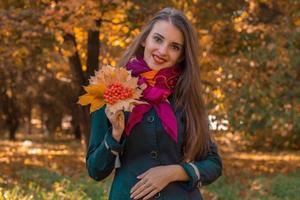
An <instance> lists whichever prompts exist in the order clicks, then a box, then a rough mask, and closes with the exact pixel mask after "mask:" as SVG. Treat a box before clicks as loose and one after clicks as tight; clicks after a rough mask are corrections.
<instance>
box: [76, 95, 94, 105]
mask: <svg viewBox="0 0 300 200" xmlns="http://www.w3.org/2000/svg"><path fill="white" fill-rule="evenodd" d="M94 99H95V97H94V96H91V95H89V94H84V95H82V96H80V97H79V99H78V102H77V103H78V104H80V105H83V106H86V105H88V104H90V103H92V101H93V100H94Z"/></svg>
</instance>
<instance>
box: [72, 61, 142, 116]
mask: <svg viewBox="0 0 300 200" xmlns="http://www.w3.org/2000/svg"><path fill="white" fill-rule="evenodd" d="M144 87H145V85H138V78H137V77H132V76H131V72H130V71H127V70H126V69H125V68H122V67H112V66H110V65H105V66H103V67H102V68H101V69H100V70H98V71H96V72H95V76H92V77H91V78H90V79H89V85H88V86H83V88H84V90H85V91H86V94H84V95H82V96H80V97H79V100H78V103H79V104H80V105H83V106H85V105H88V104H91V106H90V112H91V113H92V112H94V111H96V110H98V109H99V108H101V107H102V106H103V105H105V104H106V106H107V109H108V110H109V111H110V112H112V113H115V112H116V111H118V110H124V111H130V112H131V111H132V109H133V107H134V106H135V105H136V104H142V103H145V102H142V101H139V100H138V99H139V98H140V97H141V96H142V92H143V88H144Z"/></svg>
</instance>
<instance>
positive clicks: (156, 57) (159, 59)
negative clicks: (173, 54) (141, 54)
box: [152, 54, 167, 65]
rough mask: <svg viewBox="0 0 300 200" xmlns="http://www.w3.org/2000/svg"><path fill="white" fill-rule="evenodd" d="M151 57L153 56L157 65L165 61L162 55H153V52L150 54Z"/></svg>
mask: <svg viewBox="0 0 300 200" xmlns="http://www.w3.org/2000/svg"><path fill="white" fill-rule="evenodd" d="M152 58H153V60H154V62H155V64H157V65H161V64H163V63H164V62H166V61H167V60H166V59H163V58H162V57H160V56H158V55H155V54H153V55H152Z"/></svg>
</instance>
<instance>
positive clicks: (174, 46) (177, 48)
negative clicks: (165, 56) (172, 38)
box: [171, 45, 180, 51]
mask: <svg viewBox="0 0 300 200" xmlns="http://www.w3.org/2000/svg"><path fill="white" fill-rule="evenodd" d="M171 47H172V49H174V50H175V51H179V50H180V48H179V47H178V46H177V45H172V46H171Z"/></svg>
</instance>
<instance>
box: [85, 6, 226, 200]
mask: <svg viewBox="0 0 300 200" xmlns="http://www.w3.org/2000/svg"><path fill="white" fill-rule="evenodd" d="M197 41H198V40H197V35H196V32H195V30H194V28H193V27H192V25H191V24H190V22H189V21H188V20H187V18H186V17H185V16H184V15H183V13H182V12H180V11H178V10H176V9H173V8H165V9H163V10H161V11H159V12H158V13H156V15H155V16H154V17H153V18H152V19H151V20H150V21H149V23H148V24H146V26H145V27H144V28H143V29H142V31H141V33H140V35H139V36H138V37H137V38H136V39H135V40H134V41H133V42H132V44H131V45H130V46H129V47H128V49H127V51H126V52H125V53H124V56H123V57H122V59H121V60H120V65H121V66H125V68H126V69H127V70H130V71H131V74H132V75H133V76H135V77H138V84H146V85H147V87H146V88H145V89H144V91H143V93H142V97H141V98H140V99H139V100H140V101H144V102H145V104H139V105H136V106H135V107H134V108H133V110H132V112H124V111H121V110H120V111H118V112H116V113H110V112H109V111H108V110H107V109H106V106H103V107H102V108H100V109H99V110H97V111H96V112H94V113H93V114H92V128H91V138H90V144H89V149H88V153H87V156H86V163H87V168H88V173H89V175H90V176H91V177H92V178H93V179H95V180H97V181H100V180H103V179H104V178H106V177H107V176H108V175H109V174H110V173H111V172H112V171H113V170H114V169H116V170H115V176H114V180H113V183H112V186H111V190H110V196H109V199H111V200H130V199H153V198H155V199H164V200H187V199H191V200H199V199H202V197H201V193H200V191H199V187H201V186H204V185H207V184H210V183H212V182H213V181H215V180H216V179H217V178H218V177H219V176H220V175H221V172H222V162H221V158H220V156H219V154H218V150H217V146H216V144H215V143H214V142H213V141H212V139H211V134H210V131H209V122H208V116H207V113H206V109H205V105H204V102H203V99H202V96H201V94H202V90H201V85H200V84H201V81H200V67H199V64H198V60H197V55H198V45H197Z"/></svg>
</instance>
